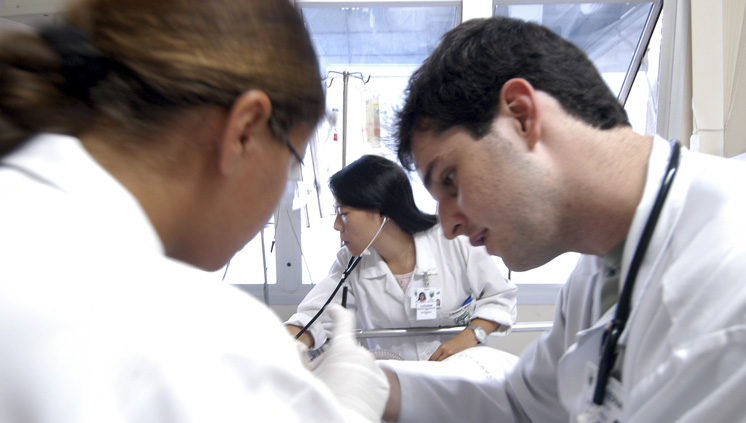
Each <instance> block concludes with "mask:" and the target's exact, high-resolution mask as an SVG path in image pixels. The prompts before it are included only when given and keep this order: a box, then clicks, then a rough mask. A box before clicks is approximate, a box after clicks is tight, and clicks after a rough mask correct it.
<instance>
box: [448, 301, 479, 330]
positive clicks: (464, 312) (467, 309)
mask: <svg viewBox="0 0 746 423" xmlns="http://www.w3.org/2000/svg"><path fill="white" fill-rule="evenodd" d="M476 309H477V301H476V300H471V301H470V302H469V303H467V304H464V305H462V306H461V307H459V308H457V309H455V310H453V311H449V312H448V313H447V315H446V318H447V320H446V321H448V322H453V324H454V326H466V325H468V324H469V322H470V321H471V318H472V316H474V312H475V311H476Z"/></svg>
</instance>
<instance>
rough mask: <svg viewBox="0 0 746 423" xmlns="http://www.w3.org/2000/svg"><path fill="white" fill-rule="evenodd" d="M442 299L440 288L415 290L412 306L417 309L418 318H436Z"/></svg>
mask: <svg viewBox="0 0 746 423" xmlns="http://www.w3.org/2000/svg"><path fill="white" fill-rule="evenodd" d="M440 300H441V298H440V288H419V289H415V290H413V295H412V308H414V309H416V310H417V320H432V319H436V318H437V317H438V309H439V308H440Z"/></svg>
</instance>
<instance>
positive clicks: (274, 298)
mask: <svg viewBox="0 0 746 423" xmlns="http://www.w3.org/2000/svg"><path fill="white" fill-rule="evenodd" d="M465 1H470V0H465ZM295 4H296V7H297V8H298V10H299V11H300V12H301V14H302V17H303V19H304V21H305V22H306V26H307V28H308V29H309V32H310V33H311V37H312V40H313V43H314V46H315V48H316V50H317V54H318V55H319V61H320V66H321V74H322V76H324V77H325V80H324V84H325V87H326V90H327V119H325V120H324V121H323V122H322V123H321V125H319V127H318V128H317V130H316V133H315V134H314V136H313V139H312V140H311V142H310V144H309V150H308V151H307V153H306V165H305V166H304V167H303V168H302V169H301V171H300V172H299V173H298V175H297V178H296V179H297V182H294V183H293V184H291V185H290V186H289V192H288V194H287V196H286V199H285V201H284V204H283V205H281V206H280V207H279V209H278V212H277V213H276V215H275V217H274V219H273V221H272V222H270V223H269V224H268V225H267V227H266V229H265V232H264V249H263V250H262V248H261V247H262V240H261V238H260V237H259V236H257V238H256V239H254V240H253V241H252V242H251V243H249V245H247V246H246V247H245V248H244V250H242V251H241V252H239V254H237V255H236V257H234V259H233V260H232V262H231V264H230V266H229V268H228V271H227V272H225V269H223V270H221V271H219V272H216V277H221V278H222V277H223V275H225V281H227V282H229V283H237V284H248V285H243V287H244V289H246V290H248V291H250V292H252V293H253V294H254V295H256V296H257V297H260V298H261V297H262V296H265V295H266V296H268V297H269V302H270V303H271V304H297V302H299V301H300V300H301V299H302V298H303V297H304V296H305V294H306V293H307V292H308V290H309V289H310V284H312V283H316V282H318V281H320V280H321V278H323V277H324V276H326V274H327V272H328V270H329V268H330V266H331V265H332V263H333V261H334V258H335V254H336V252H337V250H338V249H339V236H338V234H337V232H336V231H334V229H333V228H332V225H333V221H334V218H335V215H334V210H333V198H332V196H331V194H330V192H329V190H328V187H327V181H328V179H329V176H331V175H332V174H333V173H335V172H336V171H338V170H339V169H341V168H342V167H343V166H344V165H345V164H347V163H350V162H351V161H353V160H355V159H356V158H358V157H359V156H361V155H363V154H368V153H374V154H381V155H384V156H386V157H389V158H392V159H395V154H394V153H393V152H392V151H391V150H389V149H388V148H387V147H386V145H385V140H386V139H387V137H388V136H389V130H388V128H389V127H390V124H391V119H392V117H393V114H394V110H395V109H396V107H398V106H399V105H400V103H401V101H402V96H403V91H404V89H405V87H406V84H407V81H408V78H409V76H410V75H411V73H412V72H413V71H414V70H415V69H417V67H418V66H419V65H420V64H421V63H422V61H423V60H424V59H425V58H427V57H428V56H429V54H430V53H431V52H432V51H433V49H434V48H435V47H436V46H437V44H438V40H439V38H440V37H441V36H442V35H443V34H444V33H445V32H447V31H448V30H449V29H451V28H453V27H455V26H456V25H458V23H459V22H460V21H461V2H460V1H456V2H454V1H415V2H406V3H399V2H392V1H385V0H381V1H377V2H364V3H356V2H342V1H339V0H335V1H323V2H320V1H314V0H306V1H296V2H295ZM660 7H661V2H660V0H657V1H626V2H614V1H608V0H605V1H599V2H596V3H593V2H582V3H581V2H577V1H573V0H566V1H563V2H552V1H545V2H544V4H537V2H536V1H535V0H514V1H495V2H493V9H492V10H493V13H494V14H500V15H506V16H512V17H516V18H521V19H525V20H531V21H535V22H538V23H542V24H544V25H547V26H549V27H550V28H552V29H554V30H555V31H556V32H558V33H560V34H561V35H563V36H565V37H566V38H568V39H569V40H570V41H573V42H575V43H576V44H577V45H579V46H580V47H581V48H583V49H585V51H586V52H587V53H588V55H589V57H590V58H591V59H592V60H593V61H594V63H595V64H596V66H597V67H598V68H599V70H600V71H601V73H602V75H603V77H604V79H605V80H606V81H607V83H608V84H609V87H610V88H611V89H612V90H613V91H614V92H616V93H617V94H618V96H619V98H620V99H621V100H620V101H626V109H627V111H628V114H629V116H630V120H631V121H632V123H633V127H634V128H635V129H636V130H637V131H638V132H641V133H653V132H654V129H655V122H656V116H657V85H658V79H659V75H658V61H659V60H658V58H659V46H660V35H659V33H654V32H653V29H654V28H655V27H656V25H654V23H655V22H656V20H657V19H658V16H659V12H660ZM651 37H652V38H651ZM649 40H651V43H650V46H649V47H648V41H649ZM633 82H634V84H633ZM411 177H412V186H413V188H414V190H415V199H416V201H417V203H418V205H419V207H420V208H421V209H422V210H424V211H426V212H429V213H435V211H436V204H435V202H434V201H433V200H432V198H431V197H430V195H429V194H428V193H427V191H426V190H425V189H424V187H423V186H422V183H421V182H420V181H419V179H418V177H417V174H416V173H413V174H412V175H411ZM301 252H302V255H301ZM577 258H578V254H575V253H571V254H565V255H562V256H560V257H558V258H557V259H555V260H553V261H552V262H550V263H548V264H547V265H545V266H542V267H540V268H538V269H534V270H531V271H528V272H512V273H511V274H510V276H511V279H512V280H513V281H514V282H516V283H518V284H521V285H522V288H521V292H523V293H524V294H525V293H526V292H529V293H530V295H529V296H530V297H531V302H534V303H554V300H555V297H556V292H557V290H558V289H559V286H561V284H563V283H564V282H565V281H566V279H567V277H568V275H569V273H570V272H571V270H572V268H573V267H574V265H575V263H576V261H577ZM495 260H496V262H497V263H498V265H499V266H500V267H501V269H502V270H503V272H504V273H505V274H506V275H507V274H508V270H507V269H506V268H505V266H504V265H503V264H502V260H500V259H499V258H495ZM250 263H251V264H250ZM265 263H266V264H265ZM259 266H264V268H262V267H259ZM257 267H258V269H257ZM252 269H253V270H252ZM264 269H266V275H267V276H266V280H267V285H266V286H265V287H262V286H261V284H262V282H264V280H265V276H264V274H265V272H264ZM519 296H520V295H519ZM519 301H522V300H521V299H520V298H519Z"/></svg>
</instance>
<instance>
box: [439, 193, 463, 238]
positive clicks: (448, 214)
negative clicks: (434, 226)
mask: <svg viewBox="0 0 746 423" xmlns="http://www.w3.org/2000/svg"><path fill="white" fill-rule="evenodd" d="M438 218H439V219H440V224H441V226H442V227H443V233H444V234H445V236H446V238H448V239H453V238H456V237H457V236H458V235H461V231H463V230H464V224H465V223H466V219H465V218H464V215H463V214H462V213H461V212H459V210H458V208H457V207H456V204H455V202H454V201H446V202H438Z"/></svg>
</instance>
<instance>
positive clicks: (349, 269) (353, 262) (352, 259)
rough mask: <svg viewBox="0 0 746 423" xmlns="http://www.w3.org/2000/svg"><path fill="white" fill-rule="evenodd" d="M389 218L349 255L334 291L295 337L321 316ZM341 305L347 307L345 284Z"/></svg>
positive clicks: (386, 217) (385, 217)
mask: <svg viewBox="0 0 746 423" xmlns="http://www.w3.org/2000/svg"><path fill="white" fill-rule="evenodd" d="M388 220H389V218H388V216H384V217H383V222H381V226H380V227H379V228H378V232H376V234H375V235H373V239H371V240H370V242H369V243H368V245H367V246H366V247H365V249H363V252H362V253H360V255H359V256H352V257H350V261H349V262H347V267H346V268H345V270H344V272H342V277H341V278H340V279H339V283H337V287H336V288H334V291H332V295H330V296H329V298H328V299H327V300H326V302H325V303H324V305H323V306H321V308H320V309H319V311H318V312H316V314H315V315H314V316H313V318H311V320H309V321H308V323H307V324H306V325H305V326H303V328H302V329H301V330H300V331H299V332H298V333H297V334H295V339H298V338H300V336H301V335H303V334H304V333H305V332H306V331H307V330H308V328H309V327H311V325H312V324H313V322H315V321H316V319H318V318H319V316H321V313H323V312H324V310H325V309H326V306H328V305H329V303H331V302H332V299H334V296H335V295H337V291H339V288H340V287H341V286H342V285H344V283H345V281H346V280H347V277H348V276H350V273H352V271H353V270H355V267H356V266H357V264H358V263H360V259H362V258H363V256H364V255H366V254H369V253H368V249H369V248H370V246H371V245H373V241H375V240H376V239H377V238H378V235H380V234H381V230H383V226H384V225H385V224H386V222H387V221H388ZM342 307H347V287H346V286H345V289H344V296H343V297H342Z"/></svg>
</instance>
